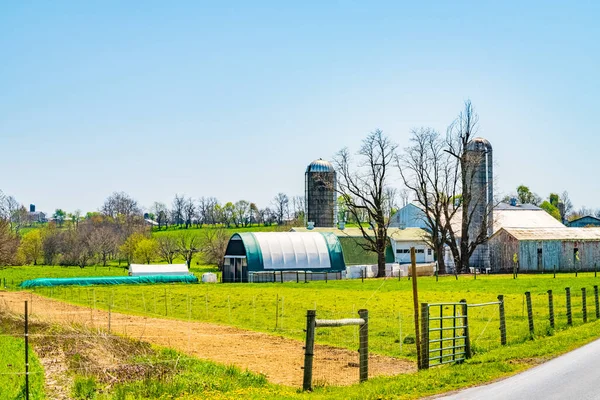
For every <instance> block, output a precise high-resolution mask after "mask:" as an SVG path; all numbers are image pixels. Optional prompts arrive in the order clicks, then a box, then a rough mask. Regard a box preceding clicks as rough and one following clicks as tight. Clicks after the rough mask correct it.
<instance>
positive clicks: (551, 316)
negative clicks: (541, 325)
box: [548, 289, 554, 329]
mask: <svg viewBox="0 0 600 400" xmlns="http://www.w3.org/2000/svg"><path fill="white" fill-rule="evenodd" d="M548 318H549V319H550V327H551V328H552V329H554V297H552V289H551V290H548Z"/></svg>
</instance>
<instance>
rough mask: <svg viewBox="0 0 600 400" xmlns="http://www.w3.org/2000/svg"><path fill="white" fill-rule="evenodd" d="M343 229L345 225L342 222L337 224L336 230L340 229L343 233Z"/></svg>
mask: <svg viewBox="0 0 600 400" xmlns="http://www.w3.org/2000/svg"><path fill="white" fill-rule="evenodd" d="M345 227H346V223H345V222H344V221H340V222H338V228H340V230H342V231H343V230H344V228H345Z"/></svg>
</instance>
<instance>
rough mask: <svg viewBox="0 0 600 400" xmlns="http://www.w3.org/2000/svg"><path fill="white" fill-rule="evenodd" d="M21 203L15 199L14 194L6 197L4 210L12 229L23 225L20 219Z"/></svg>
mask: <svg viewBox="0 0 600 400" xmlns="http://www.w3.org/2000/svg"><path fill="white" fill-rule="evenodd" d="M20 207H21V204H19V202H18V201H17V199H15V198H14V197H13V196H7V197H4V207H3V208H4V212H5V213H6V217H7V219H8V222H9V224H10V229H11V230H15V229H17V230H18V228H19V227H20V226H21V223H20V219H19V214H18V211H19V208H20Z"/></svg>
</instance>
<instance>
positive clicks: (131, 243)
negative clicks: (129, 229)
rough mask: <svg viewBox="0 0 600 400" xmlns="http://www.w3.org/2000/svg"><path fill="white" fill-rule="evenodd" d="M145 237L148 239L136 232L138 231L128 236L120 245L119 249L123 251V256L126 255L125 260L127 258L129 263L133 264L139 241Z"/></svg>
mask: <svg viewBox="0 0 600 400" xmlns="http://www.w3.org/2000/svg"><path fill="white" fill-rule="evenodd" d="M144 239H146V237H145V236H144V235H142V234H141V233H137V232H136V233H133V234H131V235H130V236H129V237H128V238H127V240H125V243H123V244H122V245H121V246H120V247H119V251H120V252H121V255H122V256H123V257H125V260H127V265H129V264H131V261H132V260H133V258H134V255H135V250H136V248H137V245H138V243H139V242H141V241H142V240H144Z"/></svg>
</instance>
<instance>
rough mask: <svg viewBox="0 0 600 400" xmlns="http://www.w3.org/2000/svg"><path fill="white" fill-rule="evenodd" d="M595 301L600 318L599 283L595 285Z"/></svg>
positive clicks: (597, 314) (597, 316)
mask: <svg viewBox="0 0 600 400" xmlns="http://www.w3.org/2000/svg"><path fill="white" fill-rule="evenodd" d="M594 303H595V305H596V319H600V307H599V306H600V304H598V285H594Z"/></svg>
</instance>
